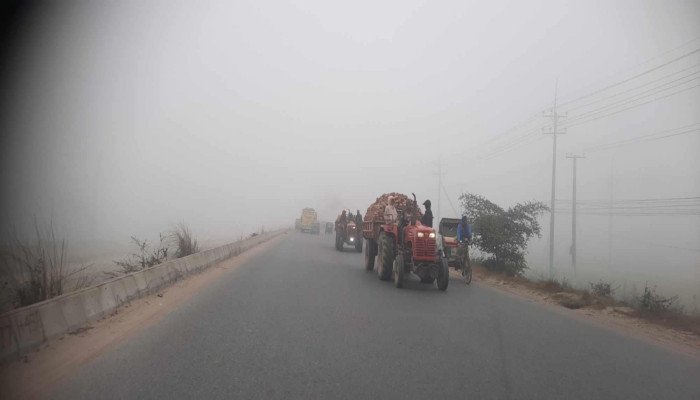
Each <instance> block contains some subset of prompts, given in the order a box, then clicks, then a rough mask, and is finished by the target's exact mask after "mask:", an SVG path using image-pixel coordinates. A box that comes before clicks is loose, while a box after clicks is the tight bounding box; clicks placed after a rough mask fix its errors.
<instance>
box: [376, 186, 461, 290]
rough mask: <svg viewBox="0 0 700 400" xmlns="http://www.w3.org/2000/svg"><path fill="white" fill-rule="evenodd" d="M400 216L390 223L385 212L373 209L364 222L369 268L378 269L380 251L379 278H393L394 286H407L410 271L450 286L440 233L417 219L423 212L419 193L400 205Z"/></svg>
mask: <svg viewBox="0 0 700 400" xmlns="http://www.w3.org/2000/svg"><path fill="white" fill-rule="evenodd" d="M396 209H397V212H398V215H399V218H398V220H397V221H395V222H392V223H386V222H385V221H384V217H383V216H382V215H378V214H376V213H375V214H374V215H370V214H369V213H368V214H367V215H366V217H365V221H364V223H363V225H362V236H363V237H364V238H365V239H366V240H367V243H366V245H365V269H366V270H367V271H372V270H373V269H374V260H375V257H376V256H377V255H378V256H379V258H378V261H377V275H378V276H379V279H381V280H384V281H388V280H389V279H392V280H393V282H394V286H396V287H397V288H401V287H403V284H404V277H405V276H406V274H408V273H410V272H413V273H414V274H416V275H418V277H419V278H420V280H421V282H423V283H433V282H435V281H436V280H437V286H438V288H439V289H440V290H447V284H448V283H449V271H448V266H447V260H446V259H445V258H444V257H443V256H442V255H441V253H440V252H439V251H438V248H437V244H436V233H435V230H434V229H433V228H430V227H427V226H423V225H422V224H421V223H420V221H418V220H417V216H418V214H419V212H420V211H419V209H418V205H417V203H416V195H415V194H414V195H413V200H408V201H407V202H406V204H405V206H397V207H396Z"/></svg>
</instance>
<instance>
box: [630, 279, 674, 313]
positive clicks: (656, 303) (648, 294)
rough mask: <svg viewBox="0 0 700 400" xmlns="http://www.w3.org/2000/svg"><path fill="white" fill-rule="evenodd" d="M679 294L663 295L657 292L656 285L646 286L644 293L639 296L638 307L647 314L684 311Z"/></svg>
mask: <svg viewBox="0 0 700 400" xmlns="http://www.w3.org/2000/svg"><path fill="white" fill-rule="evenodd" d="M677 303H678V296H672V297H663V296H661V295H659V294H657V293H656V286H652V287H649V285H645V286H644V293H643V294H642V295H641V296H639V298H637V308H638V309H639V311H641V312H642V313H646V314H663V313H668V312H677V313H682V312H683V310H682V309H681V308H682V307H681V306H679V305H678V304H677Z"/></svg>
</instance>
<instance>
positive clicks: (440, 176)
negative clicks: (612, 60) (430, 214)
mask: <svg viewBox="0 0 700 400" xmlns="http://www.w3.org/2000/svg"><path fill="white" fill-rule="evenodd" d="M435 165H436V166H437V168H438V172H437V177H438V188H437V189H438V197H437V214H436V217H435V220H436V221H440V192H442V159H440V157H438V160H437V162H436V163H435Z"/></svg>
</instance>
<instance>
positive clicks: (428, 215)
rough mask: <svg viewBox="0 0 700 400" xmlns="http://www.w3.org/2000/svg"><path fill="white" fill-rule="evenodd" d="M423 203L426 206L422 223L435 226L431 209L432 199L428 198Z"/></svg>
mask: <svg viewBox="0 0 700 400" xmlns="http://www.w3.org/2000/svg"><path fill="white" fill-rule="evenodd" d="M423 205H424V206H425V214H423V217H421V219H420V223H421V224H423V225H424V226H429V227H431V228H432V227H433V211H432V210H431V209H430V200H426V201H424V202H423Z"/></svg>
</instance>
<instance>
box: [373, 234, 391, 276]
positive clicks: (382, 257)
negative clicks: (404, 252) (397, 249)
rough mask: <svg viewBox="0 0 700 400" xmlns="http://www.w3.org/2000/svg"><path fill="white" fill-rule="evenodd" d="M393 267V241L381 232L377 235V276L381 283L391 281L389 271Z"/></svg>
mask: <svg viewBox="0 0 700 400" xmlns="http://www.w3.org/2000/svg"><path fill="white" fill-rule="evenodd" d="M393 266H394V239H393V238H392V237H391V236H390V235H387V234H386V233H384V232H382V233H380V234H379V265H378V266H377V276H378V277H379V279H381V280H383V281H388V280H389V279H391V270H392V267H393Z"/></svg>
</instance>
